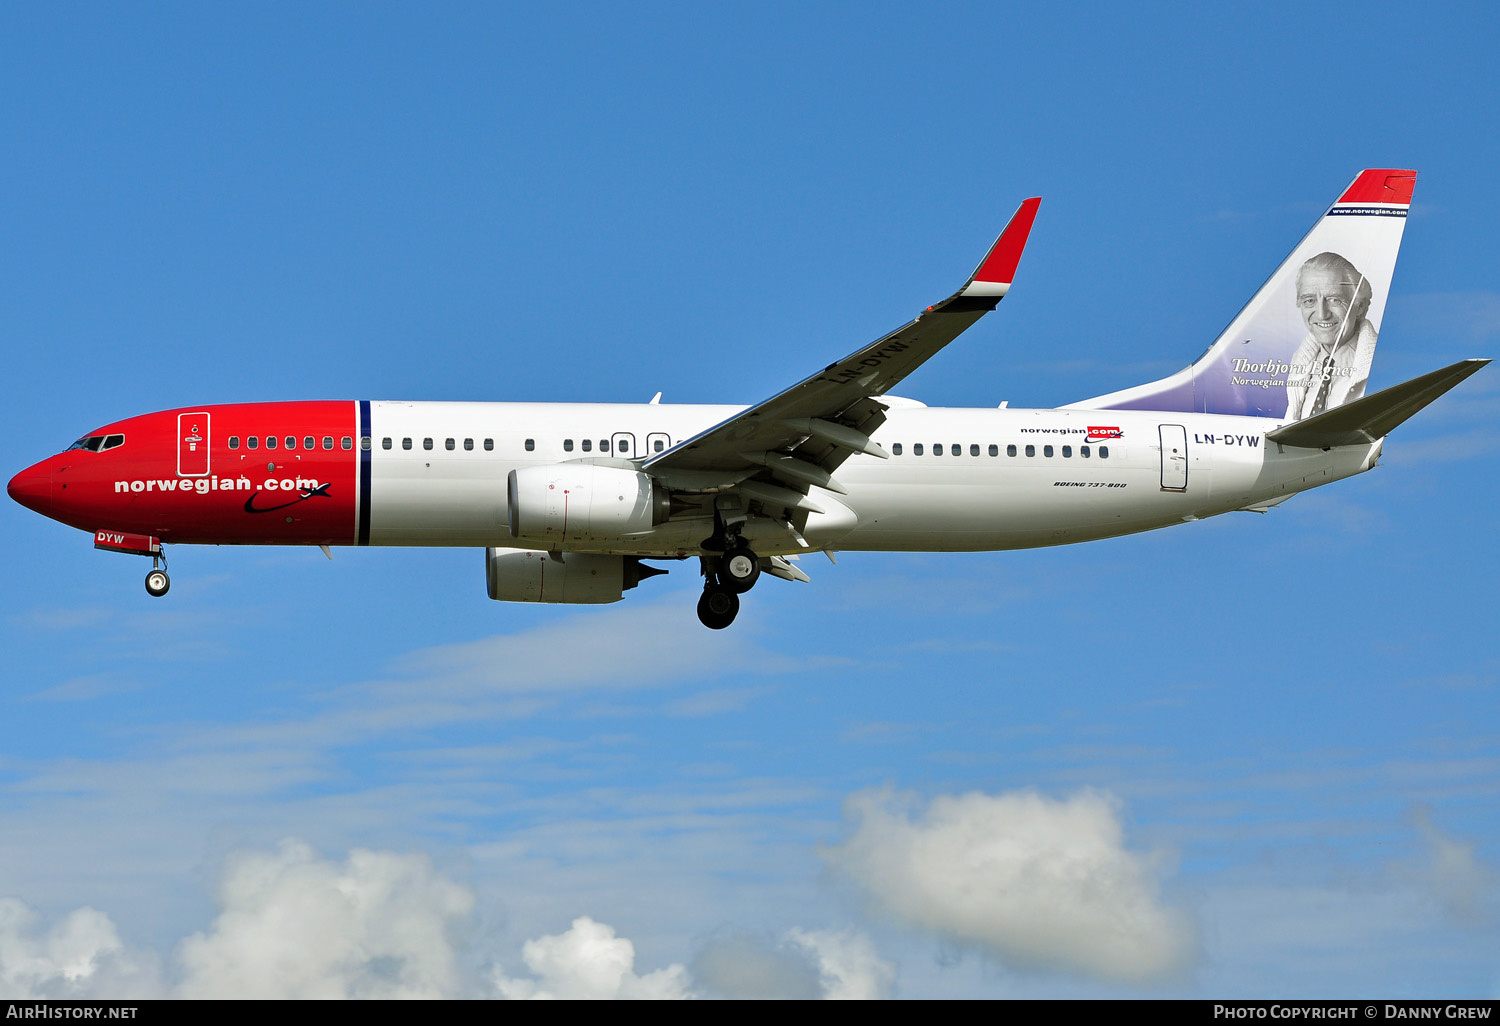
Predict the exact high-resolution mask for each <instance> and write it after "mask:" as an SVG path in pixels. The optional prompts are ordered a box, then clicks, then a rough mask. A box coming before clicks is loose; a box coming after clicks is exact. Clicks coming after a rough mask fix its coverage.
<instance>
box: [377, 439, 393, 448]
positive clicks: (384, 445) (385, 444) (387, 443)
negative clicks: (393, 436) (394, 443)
mask: <svg viewBox="0 0 1500 1026" xmlns="http://www.w3.org/2000/svg"><path fill="white" fill-rule="evenodd" d="M380 447H381V448H382V449H389V448H390V447H391V440H390V439H389V438H382V439H381V440H380Z"/></svg>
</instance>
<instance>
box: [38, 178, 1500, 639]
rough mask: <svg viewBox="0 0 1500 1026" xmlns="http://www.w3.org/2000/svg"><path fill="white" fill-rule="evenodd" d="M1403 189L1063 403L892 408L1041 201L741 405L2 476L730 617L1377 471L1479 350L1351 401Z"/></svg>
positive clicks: (148, 451)
mask: <svg viewBox="0 0 1500 1026" xmlns="http://www.w3.org/2000/svg"><path fill="white" fill-rule="evenodd" d="M1415 180H1416V174H1415V172H1412V171H1398V170H1370V171H1365V172H1363V173H1361V174H1360V175H1359V176H1358V177H1357V178H1356V179H1355V180H1354V182H1353V183H1352V184H1351V185H1350V186H1349V187H1348V188H1347V189H1346V190H1345V191H1344V192H1343V193H1342V194H1341V195H1340V196H1339V198H1338V200H1337V201H1336V202H1335V203H1334V204H1333V206H1332V207H1330V208H1329V210H1328V212H1327V213H1326V214H1325V215H1324V216H1323V217H1321V218H1320V219H1319V220H1318V222H1317V223H1316V224H1315V225H1314V226H1313V228H1312V230H1311V231H1310V232H1309V233H1308V234H1307V236H1306V237H1305V238H1304V239H1303V240H1302V241H1301V243H1299V244H1298V245H1297V247H1296V248H1295V249H1294V250H1293V251H1292V253H1291V255H1290V256H1288V257H1287V259H1286V261H1285V262H1283V263H1282V265H1281V267H1280V268H1279V269H1278V270H1277V271H1276V273H1275V274H1273V275H1272V276H1271V278H1270V279H1269V280H1268V281H1267V282H1266V283H1265V284H1264V285H1263V286H1262V287H1261V288H1260V290H1259V291H1258V292H1256V293H1255V295H1254V297H1253V298H1252V299H1251V300H1250V302H1249V304H1248V305H1247V306H1246V307H1245V308H1244V310H1242V311H1241V312H1240V314H1239V316H1237V317H1236V318H1235V319H1234V321H1233V322H1231V324H1230V325H1229V327H1228V328H1227V329H1226V330H1225V332H1224V334H1223V335H1221V336H1220V337H1219V339H1218V341H1216V342H1215V343H1214V344H1213V345H1212V346H1210V347H1209V349H1208V350H1207V351H1206V352H1205V353H1204V354H1203V356H1202V357H1200V358H1199V359H1198V360H1197V362H1195V363H1193V364H1192V365H1191V366H1189V367H1187V368H1185V369H1183V370H1182V371H1180V372H1178V373H1177V374H1174V375H1171V376H1170V377H1167V378H1163V379H1161V380H1159V381H1154V382H1150V383H1148V384H1145V385H1139V386H1136V387H1134V388H1127V389H1125V390H1123V391H1119V392H1113V393H1110V394H1109V395H1104V396H1100V397H1098V398H1094V399H1088V400H1085V401H1082V402H1076V403H1073V404H1071V405H1069V406H1065V407H1062V408H1060V409H1055V410H1023V409H1008V408H1003V407H1002V408H1000V409H937V408H929V407H927V406H924V405H923V404H922V403H919V402H915V401H913V400H910V399H902V398H897V397H896V396H893V395H891V394H890V393H889V390H890V389H891V388H893V387H895V386H896V385H897V384H898V383H899V382H900V381H901V380H902V379H903V378H905V377H906V376H907V375H908V374H910V373H911V372H912V371H913V370H914V369H916V368H917V367H918V366H920V365H921V364H922V363H923V362H924V361H926V360H927V359H928V358H929V357H931V356H933V355H935V354H936V353H937V352H938V350H940V349H942V348H943V346H945V345H947V344H948V343H949V342H951V341H952V340H953V339H954V338H956V337H957V336H958V335H959V334H960V333H961V332H962V331H964V329H966V328H968V327H969V326H970V325H972V324H973V323H974V322H975V321H977V320H978V319H979V318H980V317H982V316H983V315H984V314H985V313H986V312H987V311H990V310H993V309H994V308H995V306H996V305H997V304H998V303H999V302H1000V300H1001V299H1002V298H1003V297H1004V296H1005V295H1006V293H1007V292H1008V291H1009V289H1010V285H1011V282H1012V280H1013V278H1014V275H1015V271H1016V267H1017V265H1018V264H1019V262H1020V259H1021V252H1022V250H1023V249H1024V247H1025V245H1026V240H1027V237H1028V236H1029V234H1030V232H1031V227H1032V222H1033V220H1034V218H1035V217H1036V212H1037V207H1038V205H1039V203H1040V200H1037V199H1029V200H1026V201H1025V202H1024V203H1022V204H1021V206H1020V209H1019V210H1017V212H1016V214H1015V216H1014V217H1012V218H1011V220H1010V223H1009V224H1008V225H1007V226H1006V228H1005V230H1004V232H1002V233H1001V235H1000V237H999V239H998V240H997V241H996V242H995V244H994V246H993V247H992V248H991V249H990V251H989V253H988V254H986V256H985V258H984V260H983V261H982V262H981V263H980V265H979V267H978V268H977V269H976V270H975V271H974V273H973V274H972V275H971V276H970V277H969V280H968V281H967V282H965V283H964V285H963V287H962V288H960V289H959V290H958V291H957V292H956V293H954V294H953V295H952V296H950V297H949V298H947V299H945V300H943V301H942V302H940V303H937V304H936V305H934V306H930V307H928V308H927V309H926V310H925V311H923V312H922V313H921V314H920V315H919V316H918V317H917V318H916V319H915V320H913V321H912V322H910V323H909V324H906V325H905V326H903V327H901V328H898V329H897V330H895V331H893V332H892V333H890V334H889V335H887V336H885V337H884V338H881V339H879V340H878V341H876V342H873V343H871V344H870V345H867V346H865V347H864V348H862V349H859V350H857V351H856V352H854V353H852V354H851V355H849V356H847V357H845V358H844V359H842V360H838V361H836V362H834V363H831V364H829V365H828V366H827V367H825V368H824V369H822V370H821V371H818V372H817V373H816V374H813V375H812V376H811V377H809V378H807V379H806V380H804V381H802V382H801V383H800V384H797V385H794V386H792V387H791V388H789V389H787V390H786V391H784V392H782V393H780V394H779V395H775V396H773V397H771V398H770V399H767V400H766V401H764V402H762V403H760V404H758V405H756V406H751V407H748V408H740V407H727V406H684V405H666V404H660V403H657V402H656V401H654V400H653V401H652V402H651V403H647V404H643V405H626V404H618V405H616V404H540V403H445V402H385V401H370V400H352V401H342V402H339V401H328V402H288V403H243V404H234V405H222V406H200V407H189V408H186V409H177V410H166V411H163V412H160V413H148V414H145V415H144V416H139V417H131V418H128V419H126V420H121V421H116V422H114V423H111V424H107V425H105V426H103V427H101V428H98V429H97V430H94V431H91V432H89V433H88V434H87V435H85V436H84V437H83V438H81V439H79V440H78V441H77V442H76V443H74V445H73V446H72V447H70V448H69V449H68V450H67V451H66V452H63V453H60V454H58V455H56V456H51V457H49V458H47V459H45V460H43V461H41V462H40V463H38V464H36V465H35V466H33V467H30V468H28V469H26V470H23V471H21V473H19V474H17V475H16V476H15V477H14V478H13V479H12V480H11V482H10V488H9V491H10V495H11V497H12V498H14V499H15V500H16V501H17V502H20V503H22V504H24V505H26V506H28V507H30V508H31V509H34V510H36V511H38V512H40V513H43V514H45V515H46V516H49V517H52V518H53V519H56V520H60V521H62V522H63V523H65V524H70V525H72V526H73V527H77V528H81V529H83V530H85V531H89V532H91V533H92V534H93V536H94V545H95V546H96V547H98V548H100V549H106V550H110V551H114V552H125V553H135V554H140V555H145V556H150V557H151V558H152V567H153V568H152V570H151V572H150V573H149V574H148V575H147V577H146V589H147V591H149V592H150V593H151V594H153V595H162V594H165V593H166V591H167V587H168V584H169V581H168V578H167V574H166V570H165V551H164V546H166V545H168V544H179V543H180V544H245V545H317V546H321V547H323V549H324V551H325V552H326V551H328V546H332V545H449V546H455V545H456V546H474V547H476V548H483V549H484V550H485V564H486V567H485V568H486V576H487V580H488V586H489V594H490V597H491V598H494V599H502V600H507V601H516V602H570V603H599V602H614V601H617V600H619V599H620V598H622V597H623V596H624V593H625V592H626V591H628V590H630V589H632V588H634V587H635V586H636V585H637V584H638V583H639V582H640V581H641V580H642V579H644V578H647V577H650V576H653V575H655V574H659V573H663V572H665V571H664V570H662V569H661V568H660V567H653V566H650V565H649V564H648V563H647V562H645V561H648V560H654V561H662V560H681V559H688V558H696V559H697V560H698V569H699V570H700V572H701V574H702V576H703V578H704V589H703V596H702V598H701V599H700V601H699V603H698V616H699V618H700V619H701V620H702V621H703V623H704V624H706V625H707V626H709V627H713V628H723V627H726V626H728V625H729V623H730V622H731V621H733V619H734V617H735V615H736V613H737V612H738V610H739V603H740V599H739V596H740V595H741V594H743V593H745V592H746V591H748V590H749V589H750V588H751V587H752V586H754V585H755V583H756V582H757V580H759V578H760V577H761V575H762V574H769V575H771V576H775V577H780V578H784V579H786V580H795V581H806V580H807V579H808V578H807V575H806V574H805V573H803V571H802V569H801V568H800V567H799V566H798V563H797V557H798V556H799V555H802V554H806V553H809V552H815V551H818V550H825V551H828V552H830V553H831V552H833V551H835V550H904V551H959V550H963V551H975V550H986V549H1011V548H1025V547H1031V546H1041V545H1060V544H1064V543H1068V542H1080V541H1089V540H1092V539H1097V538H1107V537H1110V536H1113V535H1120V534H1129V533H1131V532H1134V531H1146V530H1151V529H1153V528H1158V527H1166V526H1168V525H1171V524H1178V523H1182V522H1184V521H1191V520H1197V519H1200V518H1202V517H1208V516H1213V515H1215V514H1218V513H1225V512H1228V511H1230V510H1257V511H1264V510H1266V509H1268V508H1270V507H1271V506H1274V505H1276V504H1277V503H1279V502H1281V501H1283V500H1284V499H1286V498H1288V497H1289V496H1291V495H1294V494H1295V493H1297V492H1300V491H1304V490H1306V489H1308V488H1313V487H1316V486H1318V485H1323V484H1327V483H1328V482H1330V481H1336V480H1338V479H1340V478H1344V477H1349V476H1351V475H1353V474H1359V473H1362V472H1364V471H1366V470H1369V469H1370V468H1371V467H1373V466H1375V462H1376V460H1377V458H1378V457H1379V455H1380V451H1381V446H1382V445H1383V444H1384V439H1385V436H1386V435H1387V434H1388V433H1389V432H1390V431H1391V430H1392V429H1393V428H1395V427H1396V426H1397V425H1399V424H1400V423H1402V422H1403V421H1404V420H1406V419H1407V418H1408V417H1410V416H1411V415H1412V414H1414V413H1416V412H1417V411H1418V410H1420V409H1421V408H1422V407H1424V406H1426V405H1427V404H1428V403H1430V402H1431V401H1432V400H1434V399H1436V398H1437V397H1438V396H1440V395H1442V394H1443V393H1444V392H1446V391H1447V390H1448V389H1450V388H1452V387H1453V386H1455V385H1457V384H1458V383H1459V382H1460V381H1462V380H1463V379H1464V378H1466V377H1468V376H1469V375H1470V374H1472V373H1474V372H1475V371H1476V370H1478V369H1479V368H1480V367H1481V366H1483V365H1484V364H1485V363H1487V362H1488V361H1486V360H1465V361H1462V362H1460V363H1456V364H1453V365H1452V366H1449V367H1445V368H1443V369H1442V370H1437V371H1433V372H1432V373H1430V374H1426V375H1423V376H1422V377H1419V378H1415V379H1413V380H1411V381H1408V382H1406V383H1404V384H1400V385H1396V386H1394V387H1392V388H1388V389H1385V390H1384V391H1381V392H1376V393H1374V394H1372V395H1366V394H1365V391H1366V389H1365V386H1366V382H1367V380H1368V378H1369V373H1370V363H1371V359H1372V357H1373V355H1374V350H1375V344H1376V340H1377V337H1378V334H1379V331H1380V323H1381V316H1382V314H1383V313H1384V311H1385V305H1386V300H1387V298H1388V296H1389V290H1390V284H1391V276H1392V273H1393V271H1394V269H1395V264H1396V253H1397V249H1398V248H1399V246H1400V242H1401V232H1402V229H1403V228H1404V226H1405V224H1406V214H1407V210H1408V208H1409V206H1410V203H1411V195H1412V187H1413V185H1414V183H1415Z"/></svg>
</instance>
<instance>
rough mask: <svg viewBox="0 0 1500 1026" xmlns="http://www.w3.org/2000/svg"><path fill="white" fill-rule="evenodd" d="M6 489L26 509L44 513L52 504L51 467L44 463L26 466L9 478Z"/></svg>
mask: <svg viewBox="0 0 1500 1026" xmlns="http://www.w3.org/2000/svg"><path fill="white" fill-rule="evenodd" d="M6 491H7V492H9V493H10V497H11V498H12V499H15V500H16V501H17V502H19V503H20V504H21V505H23V506H25V507H26V508H27V509H34V510H36V511H37V512H38V513H42V514H45V513H46V512H47V510H48V508H49V507H51V505H52V468H51V467H49V466H47V465H46V464H45V463H38V464H37V465H36V466H34V467H27V468H26V469H25V470H23V471H21V472H20V473H19V474H17V475H16V476H15V477H13V478H11V479H10V486H9V487H8V488H6Z"/></svg>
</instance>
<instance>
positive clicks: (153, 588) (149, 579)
mask: <svg viewBox="0 0 1500 1026" xmlns="http://www.w3.org/2000/svg"><path fill="white" fill-rule="evenodd" d="M171 586H172V579H171V578H170V577H168V576H167V572H166V571H165V570H152V571H151V572H150V573H149V574H147V575H146V593H147V594H148V595H151V596H152V597H154V598H161V597H162V596H163V595H165V594H166V593H167V589H168V588H170V587H171Z"/></svg>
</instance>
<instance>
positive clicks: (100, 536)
mask: <svg viewBox="0 0 1500 1026" xmlns="http://www.w3.org/2000/svg"><path fill="white" fill-rule="evenodd" d="M94 548H96V549H103V550H104V551H105V552H123V553H125V554H126V555H128V556H150V557H151V572H150V573H149V574H147V575H146V593H147V594H148V595H150V596H152V597H153V598H161V597H162V596H163V595H165V594H166V593H167V589H168V588H170V587H171V586H172V579H171V578H170V577H168V576H167V552H166V550H165V549H164V548H162V545H161V539H160V538H157V537H156V536H154V535H148V534H130V533H128V532H126V531H95V532H94Z"/></svg>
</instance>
